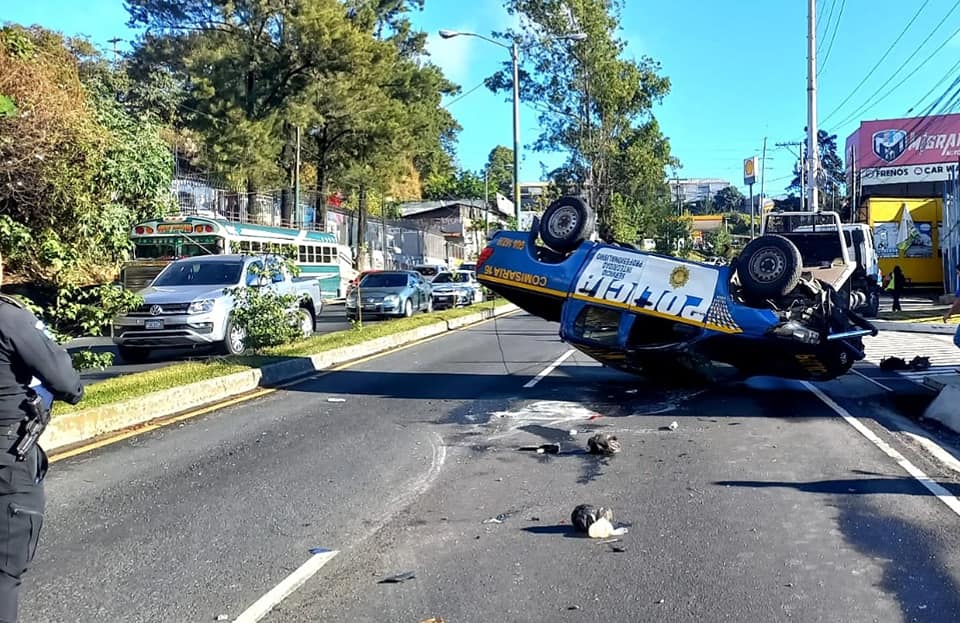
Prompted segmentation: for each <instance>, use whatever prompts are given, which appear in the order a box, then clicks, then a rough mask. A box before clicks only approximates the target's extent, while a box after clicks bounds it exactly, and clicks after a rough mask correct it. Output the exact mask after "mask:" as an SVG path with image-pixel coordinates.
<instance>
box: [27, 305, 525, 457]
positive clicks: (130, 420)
mask: <svg viewBox="0 0 960 623" xmlns="http://www.w3.org/2000/svg"><path fill="white" fill-rule="evenodd" d="M517 309H518V308H517V306H516V305H513V304H508V305H503V306H501V307H498V308H496V309H484V310H480V311H479V312H477V313H474V314H470V315H468V316H461V317H460V318H453V319H451V320H438V321H437V322H435V323H432V324H429V325H426V326H423V327H419V328H416V329H411V330H409V331H404V332H402V333H397V334H394V335H387V336H384V337H379V338H376V339H373V340H370V341H367V342H363V343H361V344H356V345H354V346H344V347H343V348H337V349H334V350H330V351H325V352H322V353H318V354H316V355H311V356H309V357H296V358H292V359H290V360H289V361H281V362H279V363H273V364H270V365H267V366H264V367H262V368H255V369H251V370H244V371H243V372H237V373H234V374H229V375H226V376H221V377H217V378H214V379H209V380H206V381H198V382H196V383H190V384H189V385H183V386H180V387H173V388H171V389H165V390H161V391H158V392H153V393H150V394H146V395H144V396H139V397H137V398H133V399H130V400H125V401H123V402H118V403H114V404H109V405H104V406H100V407H95V408H91V409H83V410H81V411H76V412H74V413H69V414H66V415H61V416H58V417H55V418H53V420H51V422H50V425H49V426H47V429H46V431H44V433H43V440H42V442H43V443H42V445H43V447H44V449H46V450H48V451H55V450H57V449H58V448H66V447H68V446H73V445H76V444H79V443H81V442H85V441H89V440H91V439H94V438H96V437H99V436H101V435H105V434H108V433H113V432H116V431H119V430H123V429H125V428H130V427H133V426H138V425H141V424H146V423H148V422H150V421H152V420H156V419H159V418H165V417H170V416H172V415H176V414H178V413H184V412H187V411H190V410H192V409H197V408H200V407H204V406H208V405H213V404H216V403H219V402H223V401H224V400H226V399H228V398H232V397H234V396H239V395H240V394H245V393H247V392H250V391H253V390H255V389H257V388H258V387H272V386H276V385H279V384H281V383H284V382H286V381H289V380H292V379H296V378H298V377H301V376H307V375H309V374H313V373H315V372H319V371H321V370H325V369H327V368H332V367H333V366H336V365H340V364H343V363H347V362H350V361H355V360H357V359H362V358H364V357H369V356H370V355H375V354H377V353H382V352H385V351H389V350H392V349H394V348H397V347H400V346H404V345H406V344H410V343H413V342H416V341H419V340H423V339H426V338H429V337H433V336H436V335H441V334H443V333H447V332H449V331H453V330H455V329H460V328H462V327H465V326H468V325H471V324H476V323H478V322H482V321H484V320H488V319H490V318H493V317H494V316H502V315H504V314H507V313H510V312H513V311H516V310H517Z"/></svg>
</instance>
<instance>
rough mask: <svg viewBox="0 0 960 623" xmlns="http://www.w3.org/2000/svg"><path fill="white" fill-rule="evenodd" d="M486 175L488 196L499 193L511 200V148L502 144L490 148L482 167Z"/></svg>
mask: <svg viewBox="0 0 960 623" xmlns="http://www.w3.org/2000/svg"><path fill="white" fill-rule="evenodd" d="M484 172H485V173H486V175H487V185H488V187H489V189H490V196H491V197H494V196H495V195H494V193H500V194H501V195H503V196H504V197H509V198H510V200H511V201H512V200H513V150H512V149H510V148H509V147H504V146H503V145H497V146H496V147H494V148H493V149H491V150H490V155H489V156H487V165H486V167H484Z"/></svg>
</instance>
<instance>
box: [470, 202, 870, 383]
mask: <svg viewBox="0 0 960 623" xmlns="http://www.w3.org/2000/svg"><path fill="white" fill-rule="evenodd" d="M593 218H594V217H593V213H592V211H591V210H590V209H589V207H588V206H586V205H585V204H584V203H583V202H582V201H581V200H580V199H577V198H574V197H564V198H561V199H559V200H557V201H556V202H554V203H553V204H551V205H550V207H549V208H548V209H547V210H546V212H544V215H543V220H542V221H535V222H534V226H533V227H532V228H531V230H530V231H528V232H519V231H518V232H513V231H500V232H498V233H497V234H495V235H494V237H493V239H492V240H491V242H490V244H489V245H488V246H487V247H486V248H485V249H484V250H483V251H482V252H481V254H480V257H479V259H478V270H479V275H478V276H479V279H480V282H481V283H483V284H484V285H486V286H488V287H489V288H491V289H492V290H495V291H497V292H499V293H500V294H502V295H503V296H504V297H505V298H507V299H508V300H510V301H512V302H513V303H515V304H517V305H518V306H519V307H521V308H523V309H524V310H526V311H528V312H530V313H531V314H534V315H537V316H540V317H542V318H545V319H547V320H551V321H557V322H559V323H560V331H559V333H560V337H561V338H562V339H563V340H564V341H566V342H568V343H570V344H571V345H572V346H574V347H575V348H577V349H579V350H581V351H583V352H584V353H586V354H587V355H589V356H591V357H593V358H594V359H596V360H598V361H600V362H601V363H603V364H604V365H607V366H610V367H612V368H616V369H619V370H622V371H625V372H629V373H633V374H640V375H644V376H660V377H667V378H674V377H675V376H676V375H677V374H678V373H680V374H685V375H702V376H707V377H708V378H722V377H727V378H745V377H749V376H778V377H784V378H794V379H806V380H818V381H822V380H829V379H832V378H835V377H838V376H840V375H842V374H845V373H846V372H847V371H848V370H849V369H850V368H851V367H852V366H853V363H854V361H856V360H859V359H862V358H863V357H864V353H863V341H862V338H863V337H864V336H866V335H876V333H877V329H876V328H875V327H874V326H873V325H871V324H870V323H869V322H868V321H867V320H866V319H864V318H863V317H861V316H859V315H858V314H857V313H856V312H855V311H854V310H855V309H857V308H858V307H860V306H861V305H862V303H863V299H864V298H865V294H864V293H863V292H860V291H859V290H857V289H855V288H854V287H853V284H852V279H851V277H852V275H853V273H854V271H855V269H856V262H854V261H852V260H851V259H850V257H849V252H848V248H847V245H846V244H845V240H844V236H843V227H842V224H841V221H840V217H839V215H837V214H836V213H833V212H795V213H790V212H787V213H777V212H774V213H770V214H768V215H766V217H765V219H766V221H765V225H764V230H763V235H761V236H760V237H758V238H756V239H754V240H752V241H751V242H749V243H748V244H747V245H746V246H745V247H744V249H743V251H742V252H741V253H740V255H739V256H738V257H737V258H735V259H734V260H733V261H732V262H731V264H730V265H729V266H715V265H710V264H706V263H701V262H694V261H690V260H683V259H679V258H675V257H669V256H664V255H658V254H655V253H651V252H646V251H640V250H637V249H635V248H633V247H630V246H625V245H618V244H607V243H601V242H591V241H590V240H589V239H588V238H589V237H590V235H591V232H592V229H593ZM538 234H539V238H540V239H541V240H542V241H543V243H544V245H545V246H544V245H540V244H538V242H537V240H538Z"/></svg>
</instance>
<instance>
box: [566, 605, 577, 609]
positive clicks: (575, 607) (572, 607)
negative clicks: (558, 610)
mask: <svg viewBox="0 0 960 623" xmlns="http://www.w3.org/2000/svg"><path fill="white" fill-rule="evenodd" d="M579 609H580V606H578V605H572V606H567V610H579Z"/></svg>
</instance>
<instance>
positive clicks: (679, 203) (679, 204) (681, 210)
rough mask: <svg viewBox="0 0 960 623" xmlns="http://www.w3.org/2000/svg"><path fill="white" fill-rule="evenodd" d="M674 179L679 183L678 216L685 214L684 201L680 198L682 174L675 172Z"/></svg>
mask: <svg viewBox="0 0 960 623" xmlns="http://www.w3.org/2000/svg"><path fill="white" fill-rule="evenodd" d="M673 179H674V181H675V182H676V184H677V216H683V202H682V201H681V200H680V176H679V175H677V174H674V178H673Z"/></svg>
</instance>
